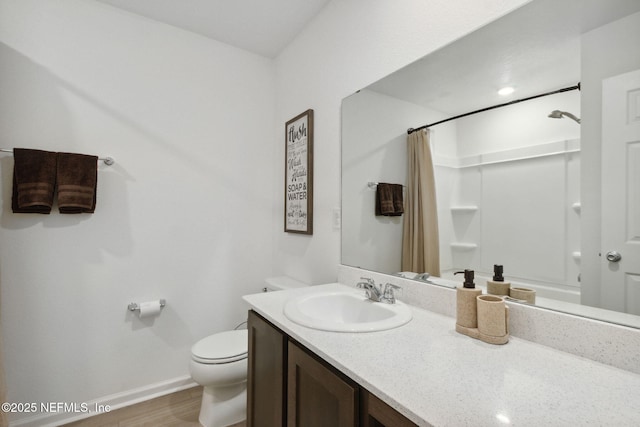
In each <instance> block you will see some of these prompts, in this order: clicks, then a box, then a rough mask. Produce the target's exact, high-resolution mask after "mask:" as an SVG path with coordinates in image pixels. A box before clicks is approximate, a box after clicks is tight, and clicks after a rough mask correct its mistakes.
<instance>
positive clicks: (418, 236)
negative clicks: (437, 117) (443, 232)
mask: <svg viewBox="0 0 640 427" xmlns="http://www.w3.org/2000/svg"><path fill="white" fill-rule="evenodd" d="M407 160H408V168H407V174H408V175H407V197H406V207H405V215H404V227H403V233H402V271H413V272H416V273H425V272H426V273H429V274H430V275H432V276H440V249H439V247H440V240H439V238H438V211H437V205H436V186H435V178H434V173H433V160H432V158H431V144H430V143H429V130H428V129H423V130H420V131H415V132H412V133H410V134H409V135H408V137H407Z"/></svg>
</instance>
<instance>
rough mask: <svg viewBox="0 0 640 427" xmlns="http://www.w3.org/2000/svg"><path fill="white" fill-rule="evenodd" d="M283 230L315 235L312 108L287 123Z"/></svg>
mask: <svg viewBox="0 0 640 427" xmlns="http://www.w3.org/2000/svg"><path fill="white" fill-rule="evenodd" d="M284 164H285V173H284V231H285V232H288V233H301V234H313V110H307V111H305V112H304V113H302V114H299V115H297V116H296V117H294V118H293V119H291V120H289V121H288V122H287V123H286V125H285V162H284Z"/></svg>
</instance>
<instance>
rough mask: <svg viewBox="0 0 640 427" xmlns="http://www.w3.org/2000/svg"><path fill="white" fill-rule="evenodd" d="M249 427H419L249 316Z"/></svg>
mask: <svg viewBox="0 0 640 427" xmlns="http://www.w3.org/2000/svg"><path fill="white" fill-rule="evenodd" d="M248 328H249V358H248V370H249V371H248V375H247V380H248V385H247V427H281V426H286V427H358V426H361V427H413V426H415V424H414V423H413V422H411V421H409V420H408V419H406V418H405V417H404V416H402V415H401V414H400V413H399V412H397V411H395V410H394V409H393V408H391V407H390V406H389V405H387V404H386V403H384V402H383V401H382V400H380V399H378V398H377V397H376V396H374V395H373V394H371V393H369V392H368V391H367V390H366V389H365V388H363V387H361V386H360V385H358V384H357V383H356V382H355V381H353V380H352V379H350V378H348V377H347V376H345V375H344V374H342V373H341V372H339V371H337V370H336V369H335V368H334V367H332V366H331V365H330V364H328V363H327V362H326V361H324V360H322V359H321V358H320V357H318V356H317V355H315V354H314V353H313V352H311V351H309V350H308V349H306V348H304V347H303V346H301V345H300V344H298V343H296V342H295V340H293V339H292V338H290V337H288V336H287V335H286V334H285V333H284V332H282V331H281V330H280V329H278V328H277V327H275V326H273V325H272V324H271V323H269V322H268V321H267V320H265V319H264V318H262V317H261V316H260V315H259V314H257V313H256V312H254V311H253V310H251V311H249V321H248Z"/></svg>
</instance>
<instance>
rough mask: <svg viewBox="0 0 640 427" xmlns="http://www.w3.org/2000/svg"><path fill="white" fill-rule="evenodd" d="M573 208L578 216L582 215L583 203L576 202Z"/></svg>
mask: <svg viewBox="0 0 640 427" xmlns="http://www.w3.org/2000/svg"><path fill="white" fill-rule="evenodd" d="M571 207H572V208H573V210H574V211H576V213H577V214H580V212H582V203H580V202H575V203H574V204H573V205H571Z"/></svg>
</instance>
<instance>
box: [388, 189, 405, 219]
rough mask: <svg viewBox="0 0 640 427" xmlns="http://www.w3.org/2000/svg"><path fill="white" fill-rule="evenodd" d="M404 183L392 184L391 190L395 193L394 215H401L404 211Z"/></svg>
mask: <svg viewBox="0 0 640 427" xmlns="http://www.w3.org/2000/svg"><path fill="white" fill-rule="evenodd" d="M402 189H403V187H402V185H400V184H391V192H392V193H393V215H394V216H399V215H402V214H403V213H404V196H403V194H402Z"/></svg>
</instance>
